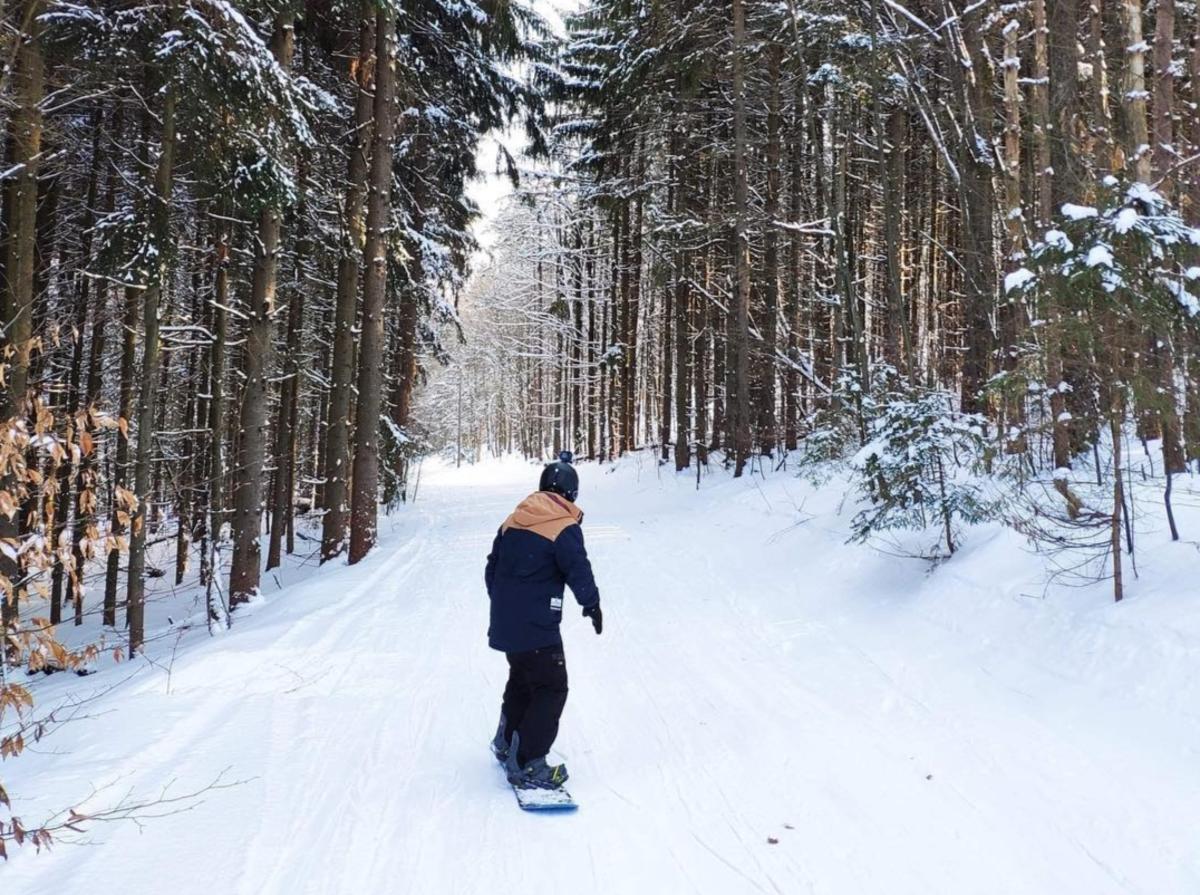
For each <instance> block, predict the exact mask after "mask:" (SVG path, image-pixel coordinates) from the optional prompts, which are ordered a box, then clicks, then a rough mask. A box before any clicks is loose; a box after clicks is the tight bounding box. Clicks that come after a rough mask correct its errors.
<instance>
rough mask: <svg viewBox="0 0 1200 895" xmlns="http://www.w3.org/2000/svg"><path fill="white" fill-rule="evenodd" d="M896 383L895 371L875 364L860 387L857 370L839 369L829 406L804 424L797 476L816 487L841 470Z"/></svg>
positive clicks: (860, 381)
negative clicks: (805, 431)
mask: <svg viewBox="0 0 1200 895" xmlns="http://www.w3.org/2000/svg"><path fill="white" fill-rule="evenodd" d="M899 380H900V374H899V373H898V372H897V370H896V368H895V367H891V366H888V365H887V364H879V365H877V366H876V367H874V368H873V369H872V371H871V378H870V381H869V382H868V383H867V384H866V386H865V387H864V385H863V382H862V376H861V375H860V374H859V371H858V368H857V367H853V366H850V367H845V368H843V369H842V371H841V373H840V374H839V375H838V378H837V381H836V382H835V383H834V387H833V393H832V394H831V395H830V400H829V403H828V404H827V405H826V406H825V407H824V408H823V409H821V410H819V411H817V412H816V413H815V414H813V416H812V417H811V418H810V419H809V420H808V433H807V434H806V435H805V437H804V440H803V441H802V442H801V443H800V446H799V454H800V456H799V460H798V461H797V462H798V465H799V469H800V474H801V475H803V476H804V477H805V478H807V479H809V480H810V481H811V482H813V484H817V485H820V484H824V483H825V482H827V481H828V480H829V478H830V476H832V475H833V474H834V473H835V472H837V471H839V470H841V469H842V468H843V467H844V466H845V462H846V460H847V459H848V458H849V457H851V456H853V454H854V452H855V451H857V450H858V448H859V447H861V446H862V443H863V438H864V436H865V434H866V432H867V427H868V426H869V424H870V421H871V420H872V419H874V418H875V416H877V415H878V413H879V409H880V406H881V402H884V401H886V400H887V396H888V394H889V392H891V391H893V390H895V388H896V386H897V383H898V382H899Z"/></svg>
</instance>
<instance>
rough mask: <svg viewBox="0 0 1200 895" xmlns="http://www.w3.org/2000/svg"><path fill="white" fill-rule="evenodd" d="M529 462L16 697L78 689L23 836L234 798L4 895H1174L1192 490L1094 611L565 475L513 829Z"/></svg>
mask: <svg viewBox="0 0 1200 895" xmlns="http://www.w3.org/2000/svg"><path fill="white" fill-rule="evenodd" d="M537 471H538V470H537V467H536V466H531V465H528V464H525V463H521V462H517V461H514V460H510V461H504V462H489V463H486V464H482V465H480V466H477V467H471V468H464V469H462V470H461V471H455V470H454V469H452V468H448V467H444V466H439V465H436V464H430V463H426V464H425V469H424V471H423V474H422V479H421V484H420V491H419V494H418V498H417V501H416V503H415V504H414V505H412V506H409V507H407V508H404V509H402V510H400V511H399V512H398V513H397V514H396V515H393V516H391V517H388V518H386V519H384V520H382V524H381V532H382V535H383V541H382V544H381V545H380V547H379V549H378V550H377V551H376V552H375V553H374V554H373V555H372V556H371V557H369V558H368V559H367V560H366V561H365V562H363V563H362V564H360V565H358V566H355V567H346V566H340V565H339V566H338V567H335V568H326V569H322V570H319V571H318V570H317V569H316V568H315V562H314V561H313V560H312V559H311V558H309V559H304V558H300V559H297V561H295V562H293V563H292V564H291V565H289V566H288V567H287V568H285V570H284V574H283V577H282V578H281V580H282V581H283V583H284V585H285V587H284V589H282V590H279V589H277V587H276V585H275V584H274V582H273V579H272V576H271V575H267V576H266V577H265V578H264V586H265V590H266V596H265V598H264V599H263V600H262V601H261V602H260V603H259V604H258V605H255V606H254V607H252V609H251V611H250V612H248V613H247V612H240V613H239V614H238V615H237V616H236V617H235V623H234V625H233V627H232V629H231V630H230V631H228V632H225V633H222V634H221V636H219V637H217V638H209V637H207V636H206V635H205V634H204V633H203V629H202V627H201V628H199V629H196V630H192V631H190V632H187V633H183V634H182V635H178V636H176V635H171V636H168V637H163V638H158V639H153V640H152V641H151V646H150V651H151V657H152V658H153V660H154V661H153V664H152V663H151V662H149V661H142V660H138V661H135V662H133V663H129V664H124V665H120V666H116V667H112V666H111V663H109V662H108V660H105V661H104V662H102V663H101V670H100V673H98V674H97V675H94V676H92V677H89V678H84V679H82V680H81V679H76V678H70V679H67V678H66V677H64V676H62V675H55V676H53V677H51V678H47V679H44V680H41V679H40V680H39V681H37V682H36V684H35V688H36V693H35V695H36V696H37V698H38V700H39V703H40V704H41V705H42V706H45V707H49V706H50V705H52V704H54V703H55V702H57V701H59V700H61V699H63V698H65V697H66V696H67V695H68V694H69V693H74V694H80V693H85V692H97V693H102V695H100V696H99V697H98V698H97V699H96V700H95V701H94V702H93V703H91V704H90V705H89V708H88V712H87V714H89V715H90V716H91V717H90V718H87V719H82V720H77V721H75V722H73V723H72V724H70V725H67V726H66V727H64V728H62V729H61V730H59V731H58V732H57V733H55V734H54V735H53V736H51V737H50V738H49V739H47V740H45V741H44V742H43V743H41V744H38V746H37V747H35V748H33V749H31V750H29V752H27V753H26V754H25V755H24V756H22V757H21V758H19V759H18V760H16V761H15V762H6V763H5V764H4V765H3V770H4V773H5V785H6V786H7V788H8V790H9V792H10V794H11V795H12V796H13V799H14V809H15V810H16V813H17V814H18V815H20V816H21V817H22V818H24V819H25V821H26V822H27V823H29V822H32V821H34V820H35V819H38V818H41V817H44V816H45V815H46V813H47V812H49V811H52V810H55V809H61V808H64V807H66V806H68V805H72V804H74V805H76V807H77V808H79V810H81V811H82V812H84V813H86V812H87V811H88V810H97V809H98V808H100V807H102V806H104V805H106V804H111V803H112V802H114V801H116V800H117V799H119V798H120V797H121V796H123V795H125V793H127V792H129V793H132V794H134V795H135V796H137V797H151V798H153V797H155V796H157V794H159V793H160V792H162V791H163V789H164V787H166V788H167V790H166V791H167V794H168V795H171V794H174V793H183V792H188V791H191V790H195V789H199V788H202V787H204V786H205V785H207V784H209V783H211V782H212V781H213V780H215V779H217V778H221V779H223V780H225V781H228V782H232V781H242V782H240V783H239V785H235V786H233V787H231V788H228V789H221V790H217V791H213V792H210V793H209V794H208V795H207V796H206V797H205V798H204V799H203V800H202V801H201V802H199V803H197V804H195V805H194V807H192V809H191V810H190V811H187V812H186V813H168V816H165V817H160V818H157V819H148V820H146V821H144V826H143V828H142V829H141V830H139V829H138V828H137V826H135V825H133V824H109V825H94V826H93V827H92V828H91V830H90V832H89V833H88V835H87V837H86V838H87V839H88V840H89V841H90V842H91V844H90V845H88V846H86V847H70V846H68V845H66V844H60V845H59V846H58V847H57V848H56V849H55V850H53V851H52V852H50V853H49V854H42V855H40V856H39V855H35V854H34V853H33V851H32V850H30V849H21V850H17V851H16V853H15V854H14V856H13V858H12V860H10V862H9V863H8V865H7V866H4V867H3V869H0V887H2V890H3V891H4V892H5V893H9V892H13V893H25V892H67V893H75V892H79V893H87V895H106V893H114V895H115V893H122V895H127V893H130V892H148V891H164V892H170V893H172V895H191V893H197V895H199V893H246V895H251V893H253V895H301V893H363V895H376V893H388V895H390V893H468V895H474V893H487V892H521V893H526V895H542V893H547V895H549V893H562V892H571V893H577V895H590V893H604V895H613V893H617V895H621V893H631V895H636V893H646V892H662V893H685V892H686V893H693V892H698V893H714V895H730V893H734V895H739V893H758V892H769V893H801V892H820V893H874V892H887V893H889V895H904V893H912V895H939V893H946V895H951V893H953V895H959V893H971V895H1033V893H1036V895H1058V893H1068V892H1069V893H1088V895H1108V893H1131V892H1132V893H1146V895H1174V893H1179V895H1184V893H1194V892H1196V891H1198V890H1200V850H1198V849H1197V848H1196V838H1195V835H1196V833H1195V831H1196V822H1197V819H1198V818H1197V812H1198V810H1200V762H1198V761H1197V756H1198V755H1200V715H1197V713H1196V706H1197V705H1198V704H1200V675H1197V673H1196V670H1197V667H1198V662H1200V603H1198V601H1197V600H1196V599H1195V572H1196V569H1197V564H1198V560H1197V554H1196V550H1195V546H1194V539H1195V538H1196V537H1197V532H1198V531H1200V500H1197V496H1198V495H1197V493H1196V491H1195V489H1194V486H1190V484H1189V481H1188V480H1187V477H1184V476H1177V477H1176V478H1177V484H1176V489H1177V495H1179V496H1178V497H1177V504H1176V506H1177V513H1178V514H1179V521H1180V525H1181V527H1182V528H1183V530H1184V537H1185V538H1191V539H1193V543H1182V544H1172V543H1170V542H1169V541H1168V540H1167V539H1166V537H1165V535H1164V534H1163V532H1162V530H1161V529H1162V526H1161V525H1160V526H1158V528H1157V529H1154V528H1153V527H1152V526H1149V524H1148V523H1145V522H1143V526H1144V527H1143V529H1142V530H1140V532H1139V551H1140V552H1139V572H1140V578H1138V579H1137V580H1132V579H1131V580H1129V581H1128V587H1129V588H1130V598H1129V599H1127V600H1126V601H1125V602H1124V603H1122V604H1116V605H1114V604H1111V603H1110V602H1109V601H1110V599H1111V597H1110V596H1109V593H1108V588H1107V586H1106V585H1105V584H1100V585H1097V586H1095V587H1089V588H1084V589H1079V588H1073V587H1065V586H1063V587H1051V588H1047V586H1046V577H1045V572H1044V567H1043V565H1042V560H1041V559H1040V558H1039V557H1037V556H1035V555H1033V554H1031V553H1029V552H1028V551H1027V550H1026V549H1024V545H1023V543H1022V541H1021V540H1020V539H1019V538H1018V537H1017V536H1016V535H1015V534H1013V533H1012V532H1011V531H1009V530H1006V529H1002V528H1000V527H998V526H988V527H983V528H977V529H972V530H969V531H968V532H967V534H966V538H965V542H964V546H963V548H962V549H961V550H960V551H959V553H958V554H956V555H955V557H954V558H953V559H951V560H949V561H947V562H945V563H944V564H942V565H941V566H939V567H938V569H937V570H936V571H934V572H932V573H931V572H929V570H928V567H927V565H926V564H925V563H923V562H921V561H917V560H905V559H900V558H897V557H896V556H893V555H889V553H886V552H876V551H873V550H871V549H869V548H866V547H859V546H848V545H846V544H845V540H846V536H847V527H848V522H849V518H850V516H851V515H852V511H850V510H849V508H848V506H843V503H844V500H845V498H844V493H843V486H842V484H840V483H839V481H838V480H837V479H835V480H834V481H833V482H832V483H830V484H829V485H827V486H826V487H824V488H823V489H819V490H818V489H815V488H814V487H812V486H809V485H807V484H805V483H803V482H801V481H800V480H798V479H795V478H793V477H792V476H790V475H786V474H774V475H770V476H768V477H767V478H766V479H765V480H763V479H762V477H761V476H758V475H748V476H746V477H745V478H743V479H741V480H737V481H735V480H731V479H729V478H728V477H727V475H726V474H724V473H715V474H713V475H712V476H710V477H707V478H705V479H704V480H703V482H702V483H701V485H702V486H701V489H700V490H699V491H697V490H696V482H695V474H694V471H692V472H690V473H687V474H684V475H680V476H678V477H677V476H675V475H674V474H673V473H671V472H668V471H665V470H663V469H662V468H660V467H658V466H657V465H656V464H655V463H654V462H653V461H652V459H651V458H650V456H649V453H648V452H646V453H645V454H642V455H638V456H634V457H632V458H629V459H627V460H625V461H623V462H622V464H621V465H620V466H619V467H618V468H617V469H616V470H615V471H612V470H610V469H609V468H604V469H600V468H598V467H596V466H595V465H593V464H585V465H583V466H582V467H581V476H582V483H583V488H582V492H581V497H580V504H581V506H583V508H584V509H585V510H586V511H587V518H586V520H585V522H584V527H585V532H586V536H587V540H588V546H589V549H590V552H591V554H592V557H593V562H594V564H595V568H596V574H597V578H598V581H599V584H600V588H601V593H602V595H603V596H602V600H603V606H604V608H605V631H604V634H603V636H601V637H596V636H594V635H593V633H592V631H591V629H590V626H589V624H588V622H587V621H586V620H584V619H582V618H580V617H579V613H578V611H577V609H575V608H574V606H573V604H569V605H570V606H571V611H568V612H567V613H566V614H565V621H564V636H565V639H566V644H567V647H566V648H567V663H568V667H569V669H570V676H571V697H570V700H569V702H568V705H567V709H566V713H565V716H564V718H563V724H562V730H561V734H560V738H559V742H558V746H557V751H558V752H559V753H560V754H561V756H562V758H563V759H564V760H565V761H566V762H567V764H568V766H569V768H570V771H571V775H572V779H571V789H572V791H573V792H574V794H575V796H576V797H577V799H578V801H579V802H580V804H581V807H580V809H579V811H578V812H577V813H575V814H573V815H560V816H554V817H548V816H535V815H526V814H523V813H521V812H520V811H519V810H518V808H517V806H516V804H515V801H514V799H513V795H512V793H511V792H510V790H509V788H508V787H507V786H506V785H505V783H504V782H503V780H502V778H501V775H500V772H499V770H498V768H497V767H496V766H495V765H494V763H493V761H492V759H491V757H490V755H489V754H488V750H487V742H488V739H489V738H490V736H491V734H492V731H493V728H494V726H495V721H496V715H497V711H498V699H499V695H500V690H501V688H502V686H503V682H504V677H505V672H506V668H505V663H504V659H503V657H502V656H501V655H499V654H498V653H495V652H492V651H490V650H489V649H488V648H487V646H486V641H485V629H486V626H487V598H486V596H485V594H484V593H483V581H482V569H483V561H484V556H485V555H486V553H487V551H488V548H489V546H490V542H491V539H492V536H493V533H494V531H495V528H496V526H497V524H498V523H499V522H500V521H501V520H502V519H503V517H504V516H505V514H506V513H507V512H508V511H509V510H510V509H511V507H512V506H513V504H515V503H516V502H517V501H518V500H519V499H520V498H521V497H523V496H524V495H525V493H526V492H527V491H528V490H530V489H531V486H532V483H533V482H534V481H536V476H537ZM1189 487H1190V488H1191V490H1190V491H1189ZM1146 503H1147V509H1146V510H1145V513H1147V514H1149V513H1151V512H1153V511H1154V510H1152V509H1151V508H1149V504H1150V501H1149V500H1147V501H1146ZM935 536H936V533H935ZM308 546H309V549H312V547H313V545H312V544H309V545H308ZM289 582H290V583H289ZM164 605H165V604H164ZM184 608H185V609H186V607H184ZM156 611H157V612H160V613H161V612H162V611H163V610H162V605H159V606H158V607H157V608H156ZM179 617H181V616H177V618H179ZM130 675H132V677H131V679H129V680H125V679H126V678H127V677H129V676H130ZM114 686H115V689H111V691H110V688H113V687H114ZM104 691H109V692H104ZM222 772H224V775H223V776H222ZM93 788H98V789H100V793H99V794H98V795H97V796H95V797H94V798H93V799H92V800H90V801H88V802H82V801H81V800H82V799H83V798H84V796H85V795H86V794H87V793H88V792H89V791H90V790H92V789H93ZM770 839H774V840H778V841H777V842H776V843H774V844H772V843H771V842H770V841H769V840H770ZM12 850H13V849H12V847H11V846H10V852H11V851H12Z"/></svg>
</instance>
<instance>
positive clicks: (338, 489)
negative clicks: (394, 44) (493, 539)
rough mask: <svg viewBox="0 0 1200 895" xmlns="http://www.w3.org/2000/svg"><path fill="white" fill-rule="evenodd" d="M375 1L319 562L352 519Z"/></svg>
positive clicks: (351, 195) (358, 116) (344, 266)
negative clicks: (352, 414)
mask: <svg viewBox="0 0 1200 895" xmlns="http://www.w3.org/2000/svg"><path fill="white" fill-rule="evenodd" d="M374 8H375V7H374V4H373V3H371V2H364V3H363V5H362V7H361V13H360V14H361V16H362V23H361V25H360V27H359V33H358V35H359V36H358V40H359V50H358V59H357V61H356V63H355V65H354V66H353V71H352V74H353V76H354V79H355V83H356V88H357V92H356V99H355V106H354V141H355V142H354V146H353V148H352V149H351V151H350V170H349V177H348V180H347V187H346V201H345V206H344V210H343V215H342V217H343V222H344V225H345V228H346V235H345V243H344V244H343V246H342V254H341V257H340V259H339V260H338V272H337V299H336V303H335V305H334V319H333V359H332V362H331V376H330V380H331V384H330V389H329V411H328V413H329V420H328V425H327V428H326V433H325V465H324V468H323V470H322V478H323V479H324V482H325V483H324V487H323V490H322V498H323V504H322V507H321V509H322V510H323V512H324V516H323V519H322V532H321V562H328V561H329V560H331V559H333V558H334V557H336V556H338V555H339V554H340V553H341V552H342V550H343V549H344V548H345V545H346V524H347V520H348V518H349V495H350V489H349V473H350V406H351V398H352V391H353V387H354V324H355V317H356V310H357V303H358V274H359V260H360V259H361V257H362V251H363V246H364V244H365V242H366V231H365V224H364V220H363V209H364V207H365V206H366V198H367V167H368V154H369V151H370V146H371V118H372V114H373V110H372V105H373V100H372V96H371V92H370V83H371V80H372V77H373V76H372V72H373V70H374V67H375V66H374V64H373V62H372V61H371V60H372V57H373V55H374V48H375V16H374V12H373V10H374Z"/></svg>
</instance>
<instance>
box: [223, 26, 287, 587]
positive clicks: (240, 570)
mask: <svg viewBox="0 0 1200 895" xmlns="http://www.w3.org/2000/svg"><path fill="white" fill-rule="evenodd" d="M294 22H295V12H294V11H293V8H292V7H290V6H289V7H285V8H284V12H282V13H281V14H280V16H279V18H278V19H277V20H276V23H275V33H274V35H273V37H272V41H271V52H272V53H273V54H274V56H275V59H276V60H277V61H278V62H279V65H280V66H281V67H282V68H283V69H284V70H285V71H286V70H287V69H289V68H290V67H291V63H292V50H293V48H294V46H295V28H294ZM281 218H282V214H281V212H280V211H279V210H278V209H277V208H266V209H263V210H262V211H261V212H259V217H258V239H257V240H256V241H255V245H254V273H253V277H252V280H251V285H250V301H249V305H248V307H247V312H248V317H249V320H248V322H247V324H246V346H245V348H244V349H243V351H242V372H243V374H244V376H245V383H246V384H245V387H244V390H243V392H242V409H241V418H240V426H239V434H240V436H241V442H240V445H239V448H238V457H239V460H240V462H239V463H238V471H239V474H238V477H237V491H236V492H235V494H234V509H233V558H232V561H231V565H230V569H229V608H230V609H233V608H235V607H236V606H238V605H240V604H242V603H245V602H247V601H249V600H250V598H251V597H252V596H254V594H255V593H257V592H258V585H259V580H260V575H261V573H262V565H261V552H262V549H261V541H260V535H261V529H262V505H263V481H262V480H263V467H264V465H265V463H264V461H265V457H266V453H267V443H268V440H267V379H266V376H267V370H268V369H269V368H270V362H271V356H272V353H273V352H272V348H273V346H272V338H271V336H272V329H273V320H272V318H273V317H274V314H275V291H276V285H277V284H276V279H277V270H278V265H279V257H278V256H279V231H280V221H281Z"/></svg>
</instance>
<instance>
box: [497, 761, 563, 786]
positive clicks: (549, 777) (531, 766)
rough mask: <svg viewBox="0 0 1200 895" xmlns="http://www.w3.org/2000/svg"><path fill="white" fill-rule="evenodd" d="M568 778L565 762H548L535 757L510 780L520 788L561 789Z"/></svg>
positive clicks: (509, 779) (509, 780)
mask: <svg viewBox="0 0 1200 895" xmlns="http://www.w3.org/2000/svg"><path fill="white" fill-rule="evenodd" d="M568 779H569V777H568V774H567V766H566V765H565V764H548V763H547V762H546V759H544V758H535V759H533V760H532V761H530V762H528V763H527V764H526V765H525V767H523V768H521V770H520V771H518V772H517V775H516V778H515V779H514V778H513V777H509V778H508V782H509V783H511V784H512V785H513V786H516V787H518V788H520V789H559V788H560V787H561V786H562V785H563V784H564V783H566V782H567V780H568Z"/></svg>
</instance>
